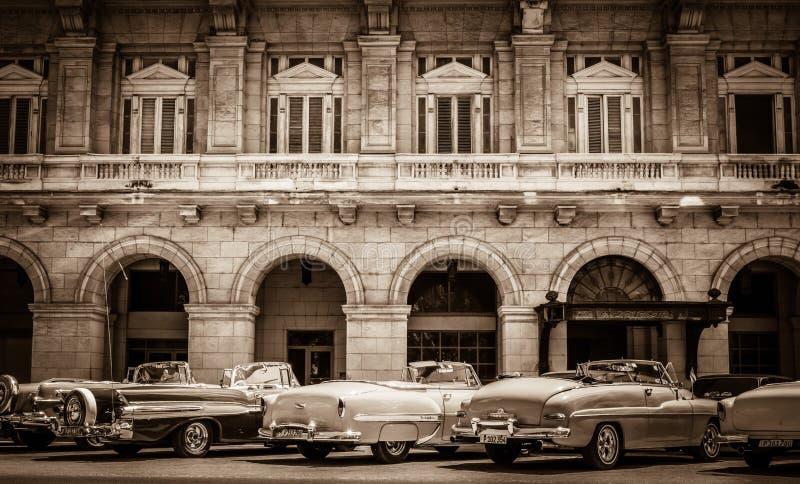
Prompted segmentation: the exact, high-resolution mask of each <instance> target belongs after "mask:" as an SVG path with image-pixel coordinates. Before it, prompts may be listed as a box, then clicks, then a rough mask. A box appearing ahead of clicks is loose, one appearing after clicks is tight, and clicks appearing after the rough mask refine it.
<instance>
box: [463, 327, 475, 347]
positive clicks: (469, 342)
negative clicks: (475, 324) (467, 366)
mask: <svg viewBox="0 0 800 484" xmlns="http://www.w3.org/2000/svg"><path fill="white" fill-rule="evenodd" d="M460 337H461V338H460V339H461V341H460V343H461V348H462V349H463V348H465V347H467V348H469V347H472V348H474V347H476V346H478V333H476V332H474V331H462V332H461V333H460Z"/></svg>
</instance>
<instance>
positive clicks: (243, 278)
mask: <svg viewBox="0 0 800 484" xmlns="http://www.w3.org/2000/svg"><path fill="white" fill-rule="evenodd" d="M298 257H310V258H313V259H317V260H319V261H321V262H324V263H325V264H327V265H328V266H330V267H331V269H333V270H334V271H336V273H337V274H338V275H339V278H340V279H341V280H342V285H344V289H345V293H346V296H347V304H364V302H365V299H364V285H363V284H362V282H361V276H360V275H359V273H358V269H356V266H355V265H354V264H353V262H352V261H351V260H350V258H349V257H348V256H347V254H345V253H344V252H342V251H341V250H340V249H338V248H337V247H335V246H334V245H332V244H329V243H328V242H325V241H324V240H322V239H318V238H316V237H311V236H307V235H295V236H287V237H281V238H279V239H275V240H272V241H270V242H267V243H266V244H264V245H262V246H261V247H259V248H258V249H256V250H255V251H254V252H253V253H252V254H250V257H248V258H247V259H246V260H245V261H244V262H243V263H242V265H241V266H240V267H239V271H238V272H237V273H236V278H235V279H234V281H233V288H232V289H231V303H233V304H255V303H256V294H257V293H258V289H259V287H260V286H261V282H262V281H263V280H264V277H266V275H267V274H269V273H270V271H272V269H274V268H275V267H276V266H278V265H279V264H281V263H282V262H285V261H287V260H290V259H295V258H298Z"/></svg>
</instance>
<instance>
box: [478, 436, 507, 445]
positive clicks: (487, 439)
mask: <svg viewBox="0 0 800 484" xmlns="http://www.w3.org/2000/svg"><path fill="white" fill-rule="evenodd" d="M481 443H482V444H507V443H508V435H502V434H481Z"/></svg>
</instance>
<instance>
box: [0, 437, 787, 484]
mask: <svg viewBox="0 0 800 484" xmlns="http://www.w3.org/2000/svg"><path fill="white" fill-rule="evenodd" d="M799 477H800V454H794V455H787V456H783V457H781V458H778V459H776V460H775V461H774V463H773V465H772V466H770V468H769V469H768V470H767V471H765V472H755V471H752V470H750V469H749V468H748V467H747V465H746V464H745V463H744V461H743V460H742V459H741V457H739V456H736V455H735V454H728V455H725V456H723V458H722V459H721V460H719V461H717V462H711V463H695V462H694V461H693V460H692V459H691V457H688V456H686V455H683V454H681V453H679V452H671V453H667V452H648V453H630V454H628V455H626V456H625V460H624V462H623V464H622V465H621V466H620V467H619V468H617V469H613V470H611V471H593V470H590V469H588V468H587V467H585V466H584V464H583V462H582V461H581V460H580V458H579V457H578V456H577V455H573V454H560V453H555V452H545V453H544V454H536V455H533V456H527V457H521V458H520V459H518V460H517V461H516V462H515V463H514V464H513V465H511V466H505V467H503V466H498V465H495V464H494V463H492V462H491V461H490V460H489V459H488V458H487V457H486V455H485V454H484V453H483V449H482V448H481V447H480V446H476V445H473V446H465V447H462V448H461V449H459V451H458V452H457V453H456V454H455V456H454V457H452V458H444V457H441V456H439V455H438V453H436V452H435V451H431V450H425V449H415V450H413V451H412V452H411V454H410V455H409V457H408V460H407V461H406V462H403V463H401V464H395V465H381V464H377V463H376V462H375V461H374V460H373V459H372V454H371V453H370V451H369V448H367V447H359V448H357V449H356V450H355V451H352V452H337V453H332V454H330V455H329V456H328V458H327V459H326V460H324V461H323V462H319V463H312V462H309V461H308V460H306V459H305V458H304V457H302V456H301V455H299V454H297V453H296V452H295V450H294V449H292V448H289V449H285V450H282V451H270V450H267V449H265V448H264V447H262V446H258V445H237V446H216V447H212V449H211V452H210V453H209V455H208V456H207V457H206V458H204V459H181V458H178V457H176V456H175V454H174V453H173V452H172V449H171V448H156V449H145V450H143V451H142V452H141V453H139V454H138V455H136V456H134V457H122V456H119V455H117V454H116V453H115V452H113V451H95V452H84V451H81V450H79V449H78V448H77V447H76V446H74V445H72V444H70V443H66V442H65V443H56V444H53V445H52V446H51V447H50V448H49V449H48V450H47V451H46V452H32V451H29V450H28V449H26V448H24V447H16V446H13V445H12V444H11V443H10V442H5V441H3V442H0V481H2V482H48V483H52V482H59V483H61V482H80V483H82V484H88V483H95V482H102V483H113V482H136V483H140V482H147V483H156V482H202V481H206V482H215V483H217V482H233V481H236V482H246V481H259V482H265V481H270V482H325V483H329V482H333V481H352V482H413V483H422V482H437V483H447V482H456V483H459V484H461V483H469V482H478V483H502V484H506V483H514V482H580V483H592V482H614V483H618V482H620V483H624V482H631V483H641V482H659V483H663V482H712V481H713V482H715V483H716V482H780V481H786V482H788V481H790V480H797V479H798V478H799Z"/></svg>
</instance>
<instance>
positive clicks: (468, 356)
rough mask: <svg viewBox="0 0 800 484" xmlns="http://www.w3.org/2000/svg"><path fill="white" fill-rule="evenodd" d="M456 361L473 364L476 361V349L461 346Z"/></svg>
mask: <svg viewBox="0 0 800 484" xmlns="http://www.w3.org/2000/svg"><path fill="white" fill-rule="evenodd" d="M458 361H463V362H464V363H469V364H470V365H473V366H475V365H476V364H477V363H478V350H473V349H465V348H464V347H462V348H461V352H460V354H459V358H458Z"/></svg>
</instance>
